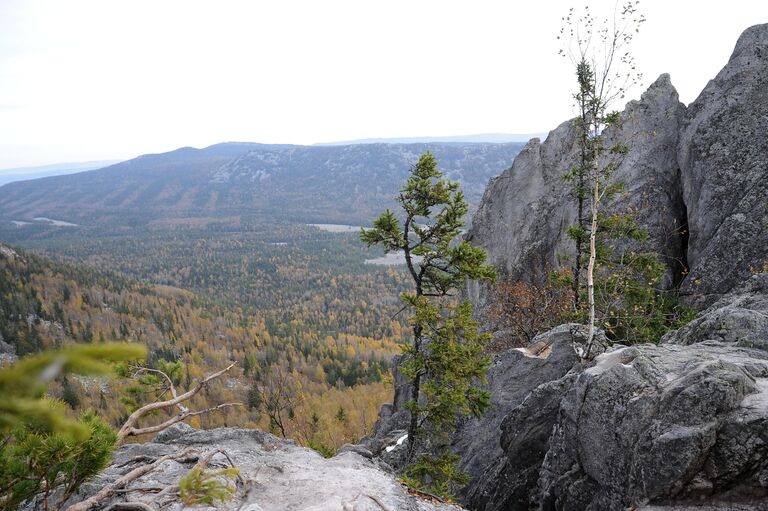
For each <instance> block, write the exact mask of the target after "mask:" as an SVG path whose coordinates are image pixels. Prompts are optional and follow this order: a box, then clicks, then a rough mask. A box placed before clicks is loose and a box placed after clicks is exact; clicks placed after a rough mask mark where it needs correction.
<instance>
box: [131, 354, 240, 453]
mask: <svg viewBox="0 0 768 511" xmlns="http://www.w3.org/2000/svg"><path fill="white" fill-rule="evenodd" d="M233 367H235V364H234V363H232V364H230V365H229V366H227V367H225V368H224V369H222V370H221V371H217V372H215V373H213V374H211V375H209V376H207V377H205V378H204V379H202V380H200V381H199V382H197V384H196V385H195V386H194V387H192V388H191V389H190V390H188V391H187V392H185V393H183V394H181V395H178V396H175V397H174V398H173V399H168V400H166V401H157V402H154V403H149V404H146V405H144V406H142V407H141V408H139V409H138V410H136V411H135V412H133V413H132V414H131V415H130V416H129V417H128V419H127V420H126V421H125V424H123V427H122V428H120V431H118V433H117V443H121V442H122V441H123V440H125V438H126V437H129V436H133V435H140V434H143V433H156V432H158V431H162V430H163V429H165V428H167V427H169V426H171V425H173V424H176V423H177V422H180V421H182V420H184V419H186V418H187V417H189V416H191V415H200V414H201V413H205V412H207V411H213V410H216V409H219V408H221V407H224V406H232V403H226V404H224V405H219V406H217V407H214V408H211V409H208V410H203V411H201V412H190V411H189V410H185V411H182V412H181V413H180V414H179V415H177V416H176V417H173V418H171V419H169V420H167V421H165V422H164V423H162V424H159V425H158V426H151V427H148V428H136V423H137V422H138V420H139V419H140V418H142V417H143V416H144V415H146V414H148V413H149V412H151V411H154V410H159V409H162V408H169V407H171V406H177V405H178V404H179V403H182V402H184V401H187V400H188V399H190V398H191V397H193V396H194V395H195V394H197V393H198V392H200V391H201V390H203V389H204V388H205V387H206V386H207V385H208V383H209V382H211V381H212V380H215V379H216V378H218V377H219V376H221V375H223V374H224V373H226V372H227V371H229V370H230V369H232V368H233Z"/></svg>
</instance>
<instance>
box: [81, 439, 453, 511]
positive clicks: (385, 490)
mask: <svg viewBox="0 0 768 511" xmlns="http://www.w3.org/2000/svg"><path fill="white" fill-rule="evenodd" d="M183 451H189V452H190V455H189V456H185V457H184V458H183V459H179V460H168V461H164V462H163V463H162V464H160V465H159V466H158V467H157V468H156V469H155V470H153V471H152V472H150V473H148V474H147V475H145V476H144V477H142V478H141V479H137V480H136V481H134V482H132V483H130V484H129V485H127V486H126V487H125V488H123V489H121V490H120V491H119V492H118V493H117V494H116V495H114V496H112V497H111V498H109V499H108V500H107V501H105V502H104V503H103V504H102V506H101V508H102V509H109V508H113V509H121V508H122V507H121V504H124V503H126V502H131V503H132V507H131V509H134V510H135V509H141V507H140V506H137V505H136V504H137V503H138V504H142V503H143V504H146V505H149V506H150V508H151V509H173V510H178V509H182V508H183V506H182V505H181V504H180V503H179V499H178V495H177V494H176V493H177V491H176V490H177V489H178V483H179V480H180V479H181V478H182V477H183V476H184V475H185V474H186V473H187V472H188V471H189V470H190V469H191V468H192V467H193V466H194V464H195V460H199V459H202V458H205V457H206V456H208V455H210V454H211V453H214V452H215V451H220V452H219V453H217V454H216V455H215V456H213V457H212V458H211V462H210V464H209V465H208V467H209V468H210V469H220V468H227V467H230V466H232V465H234V466H235V467H237V468H238V469H239V470H240V477H239V478H238V481H237V492H236V493H235V495H234V498H233V499H232V500H231V501H229V502H227V503H220V502H216V505H215V507H208V508H207V509H227V510H240V511H282V510H284V511H288V510H290V511H321V510H323V511H324V510H333V511H374V510H375V511H382V510H384V511H387V510H389V511H399V510H403V511H432V510H437V509H439V510H440V511H461V508H459V507H456V506H452V505H449V504H443V503H438V502H435V501H433V500H430V499H428V498H422V497H419V496H413V495H410V494H408V492H407V491H406V488H405V487H404V486H402V485H401V484H400V483H399V482H398V481H397V480H396V479H395V476H394V475H393V474H392V472H391V469H389V468H388V467H387V466H386V465H383V464H381V463H379V462H376V461H372V460H371V459H370V456H371V455H370V453H369V452H365V451H364V450H363V449H360V448H357V449H354V448H351V447H350V448H348V449H346V450H345V449H342V452H341V453H340V454H338V455H337V456H335V457H333V458H330V459H325V458H323V457H322V456H320V454H318V453H317V452H316V451H313V450H312V449H307V448H304V447H299V446H297V445H296V444H295V443H293V442H292V441H288V440H283V439H280V438H277V437H275V436H274V435H271V434H269V433H264V432H262V431H258V430H249V429H233V428H221V429H214V430H208V431H198V430H195V429H194V428H192V427H190V426H188V425H186V424H179V425H175V426H172V427H171V428H169V429H168V430H166V431H164V432H163V433H161V434H160V435H158V436H157V437H156V438H155V439H154V440H153V441H152V442H149V443H144V444H128V445H124V446H122V447H120V448H119V449H118V450H117V452H116V453H115V456H114V459H113V463H112V465H111V466H110V467H109V468H107V469H106V470H105V471H104V472H102V473H101V474H100V475H99V476H98V478H96V479H95V480H93V481H91V482H90V483H88V484H86V485H84V486H83V487H82V488H81V490H80V493H79V494H78V495H76V496H74V497H73V498H72V501H73V502H80V501H82V500H84V499H86V498H88V497H90V496H91V495H94V494H95V493H96V492H98V491H99V490H101V489H102V488H104V487H105V486H107V485H109V484H111V483H113V482H115V481H116V480H118V479H119V478H120V477H122V476H124V475H125V474H127V473H128V472H130V471H131V470H133V469H135V468H137V467H138V466H142V465H146V464H147V463H148V461H149V460H152V459H157V458H160V457H162V456H166V455H176V454H179V453H181V452H183ZM354 451H357V452H354ZM158 489H159V490H163V489H165V491H164V492H163V491H161V492H158V491H157V490H158ZM195 509H206V507H205V506H203V507H201V506H195Z"/></svg>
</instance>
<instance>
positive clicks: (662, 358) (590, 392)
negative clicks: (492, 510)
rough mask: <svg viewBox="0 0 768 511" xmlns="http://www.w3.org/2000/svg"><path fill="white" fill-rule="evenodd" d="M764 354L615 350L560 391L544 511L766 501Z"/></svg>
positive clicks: (767, 361)
mask: <svg viewBox="0 0 768 511" xmlns="http://www.w3.org/2000/svg"><path fill="white" fill-rule="evenodd" d="M766 425H768V352H765V351H762V350H755V349H750V348H740V347H735V346H732V345H729V344H725V343H721V342H717V341H704V342H701V343H697V344H692V345H689V346H681V345H671V344H668V345H661V346H653V345H642V346H635V347H621V348H618V349H614V350H612V351H610V352H608V353H605V354H603V355H601V356H600V357H598V358H597V360H596V364H595V365H594V366H593V367H591V368H589V369H587V370H586V371H584V372H583V373H582V374H581V375H579V377H578V378H577V379H576V381H575V383H574V385H573V386H572V387H571V389H570V390H568V392H567V393H566V394H565V397H564V398H563V400H562V402H561V404H560V416H559V419H558V422H557V425H556V427H555V430H554V433H553V435H552V437H551V438H550V441H549V451H548V452H547V454H546V457H545V460H544V464H543V466H542V470H541V472H540V477H539V491H540V494H539V504H540V506H541V508H542V509H553V510H554V509H557V510H584V509H593V510H598V509H624V508H626V507H630V506H638V505H643V504H648V503H651V504H657V503H658V504H670V503H673V504H674V503H676V502H686V501H697V500H701V499H712V500H723V501H726V502H737V503H742V504H746V503H752V504H756V503H759V502H762V501H763V500H762V499H765V498H768V431H766V429H765V427H766Z"/></svg>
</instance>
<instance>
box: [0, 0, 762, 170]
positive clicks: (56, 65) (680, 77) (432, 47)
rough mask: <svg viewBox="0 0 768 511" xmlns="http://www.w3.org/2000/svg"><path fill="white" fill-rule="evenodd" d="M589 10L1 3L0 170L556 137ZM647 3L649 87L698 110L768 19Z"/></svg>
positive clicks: (726, 8) (388, 4) (707, 7)
mask: <svg viewBox="0 0 768 511" xmlns="http://www.w3.org/2000/svg"><path fill="white" fill-rule="evenodd" d="M583 3H584V2H583V1H582V2H569V1H565V0H547V1H538V2H519V1H513V0H503V1H502V0H500V1H490V0H489V1H486V0H472V1H468V0H467V1H451V0H434V1H432V0H407V1H400V0H387V1H375V2H374V1H368V0H349V1H339V0H322V1H319V0H307V1H292V0H279V1H277V0H275V1H267V0H260V1H257V0H251V1H225V0H216V1H194V0H150V1H142V0H123V1H111V0H93V1H82V0H67V1H60V0H50V1H35V0H0V169H2V168H9V167H19V166H27V165H40V164H47V163H57V162H69V161H86V160H102V159H117V158H131V157H134V156H137V155H139V154H142V153H149V152H162V151H168V150H172V149H175V148H177V147H181V146H195V147H202V146H206V145H210V144H214V143H217V142H222V141H231V140H237V141H251V142H283V143H298V144H310V143H315V142H326V141H335V140H348V139H358V138H371V137H410V136H440V135H463V134H473V133H492V132H502V133H536V132H546V131H548V130H550V129H552V128H554V127H555V126H556V125H557V124H559V123H560V122H562V121H563V120H565V119H566V118H568V117H569V116H571V115H572V113H573V110H572V107H571V101H570V93H571V90H572V88H573V79H572V74H573V73H572V69H571V68H570V66H569V64H568V62H567V61H566V60H564V59H563V58H561V57H558V56H557V49H558V41H557V39H556V36H557V32H558V30H559V27H560V17H561V16H562V15H563V14H564V13H565V12H566V11H567V9H568V7H569V6H571V5H577V6H580V5H583ZM589 4H590V5H591V6H592V8H593V10H595V9H597V10H601V9H607V10H609V11H612V9H613V6H614V1H613V0H599V1H598V0H592V1H591V2H589ZM640 9H641V11H642V12H643V13H644V14H645V16H646V18H647V20H648V21H647V22H646V23H645V24H644V26H643V29H642V31H641V33H640V34H639V35H638V37H637V39H636V41H635V45H634V48H635V51H634V53H635V55H636V60H637V64H638V66H639V68H640V69H641V70H642V71H643V72H644V75H645V77H644V82H645V83H644V84H643V86H647V85H648V84H649V83H651V82H652V81H653V80H655V79H656V77H657V76H658V75H659V74H661V73H663V72H669V73H670V74H671V75H672V82H673V84H674V85H675V86H676V87H677V89H678V91H679V92H680V97H681V100H682V101H683V102H684V103H686V104H687V103H690V102H691V101H693V100H694V99H695V98H696V96H697V95H698V93H699V92H700V91H701V89H702V87H704V85H706V83H707V81H708V80H709V79H711V78H712V77H714V75H715V74H716V73H717V72H718V71H719V69H720V68H721V67H722V66H723V65H724V64H725V63H726V61H727V59H728V57H729V55H730V53H731V51H732V49H733V46H734V44H735V42H736V39H737V38H738V36H739V34H740V33H741V32H742V30H744V29H745V28H747V27H748V26H751V25H754V24H758V23H765V22H768V2H767V1H765V0H731V1H729V2H723V1H722V0H643V1H642V2H641V3H640ZM642 90H643V88H642V87H638V88H636V89H635V90H634V91H633V93H632V94H631V95H632V96H633V97H639V95H640V93H641V92H642Z"/></svg>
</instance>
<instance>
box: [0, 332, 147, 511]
mask: <svg viewBox="0 0 768 511" xmlns="http://www.w3.org/2000/svg"><path fill="white" fill-rule="evenodd" d="M145 353H146V351H145V349H144V348H143V347H141V346H137V345H133V344H122V343H120V344H118V343H116V344H102V345H75V346H70V347H67V348H63V349H60V350H58V351H51V352H43V353H39V354H37V355H32V356H28V357H26V358H23V359H21V360H19V361H18V362H16V363H15V364H13V365H11V366H8V367H4V368H2V369H0V396H2V398H3V399H2V400H0V434H2V435H3V436H4V438H5V441H4V442H3V443H2V444H0V508H2V509H16V508H17V507H18V506H19V505H20V504H21V503H22V502H24V501H26V500H28V499H30V498H32V497H33V496H35V495H37V494H42V498H43V507H44V508H45V509H48V506H49V505H51V504H52V505H53V506H54V507H55V508H56V509H58V508H59V507H60V506H61V505H63V503H64V502H65V501H66V500H67V499H68V498H69V497H70V496H71V495H72V494H73V493H74V492H75V491H76V490H77V489H78V488H79V487H80V485H81V484H82V483H83V482H85V481H86V480H87V479H88V478H89V477H91V476H93V475H95V474H97V473H98V472H99V471H100V470H101V469H103V468H104V467H105V466H106V465H107V464H108V463H109V460H110V458H111V454H112V451H113V449H114V447H115V443H116V441H117V435H116V434H115V432H114V431H113V430H112V429H111V428H110V427H109V425H108V424H106V423H105V422H103V421H102V420H101V419H99V418H98V417H97V416H96V414H95V413H94V412H93V411H92V410H87V411H85V412H83V413H82V414H81V416H80V418H79V419H78V420H73V419H70V418H67V416H66V414H65V407H64V402H63V401H59V400H55V399H52V398H50V397H48V396H46V386H47V384H48V383H49V382H50V381H52V380H53V379H55V378H56V377H57V376H59V375H60V374H65V375H66V374H68V373H77V374H90V375H106V374H108V373H109V372H110V370H111V368H112V366H111V365H110V362H117V361H120V360H124V359H128V358H141V357H143V356H145ZM65 389H66V387H65ZM70 404H71V403H70ZM59 487H60V488H61V492H62V493H61V495H60V497H59V498H58V500H57V502H56V503H49V496H50V494H51V492H52V491H53V490H54V489H56V488H59Z"/></svg>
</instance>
